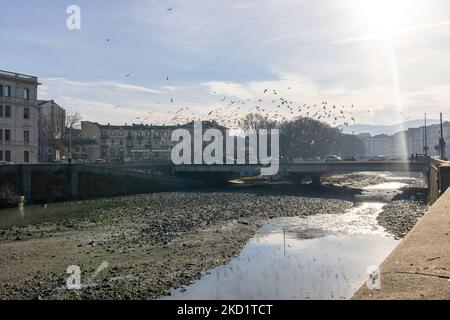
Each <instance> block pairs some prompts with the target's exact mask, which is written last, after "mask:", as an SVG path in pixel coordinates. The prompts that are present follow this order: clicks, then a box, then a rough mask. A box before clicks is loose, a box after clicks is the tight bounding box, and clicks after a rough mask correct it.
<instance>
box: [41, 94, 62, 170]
mask: <svg viewBox="0 0 450 320" xmlns="http://www.w3.org/2000/svg"><path fill="white" fill-rule="evenodd" d="M65 127H66V111H65V110H64V109H63V108H62V107H61V106H59V105H58V104H57V103H56V102H55V101H53V100H39V101H38V133H39V162H41V163H46V162H52V161H59V160H61V156H62V152H63V148H64V146H63V138H64V133H65Z"/></svg>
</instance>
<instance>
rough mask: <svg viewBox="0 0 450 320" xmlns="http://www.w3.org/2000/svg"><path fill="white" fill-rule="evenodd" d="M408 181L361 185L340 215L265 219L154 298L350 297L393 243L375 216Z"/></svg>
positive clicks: (395, 180)
mask: <svg viewBox="0 0 450 320" xmlns="http://www.w3.org/2000/svg"><path fill="white" fill-rule="evenodd" d="M411 181H413V179H411V178H393V179H392V181H390V182H387V183H383V184H379V185H373V186H370V187H367V188H364V192H363V194H362V195H361V196H359V201H360V202H359V203H358V204H356V205H355V207H354V208H352V209H350V210H348V211H347V212H345V213H336V214H332V215H321V214H318V215H315V216H309V217H294V218H279V219H273V220H269V221H266V222H265V223H264V224H263V226H262V227H261V228H260V230H259V231H258V233H257V234H256V235H255V236H254V237H253V238H252V239H251V240H250V242H249V243H248V244H247V245H246V246H245V248H244V249H243V250H242V252H241V253H240V255H239V256H238V257H237V258H235V259H233V260H232V261H231V262H230V263H228V264H227V265H224V266H220V267H217V268H214V269H211V270H209V271H207V272H206V273H204V274H203V276H202V277H201V279H200V280H198V281H197V282H195V283H194V284H192V285H190V286H187V287H183V288H178V289H174V290H172V291H171V295H170V296H167V297H162V299H219V300H221V299H250V300H251V299H350V298H351V297H352V296H353V294H354V293H355V292H356V291H357V290H358V289H359V288H360V287H361V285H363V284H364V282H365V281H366V280H367V279H368V274H367V269H368V268H369V267H371V266H376V265H379V264H380V263H381V262H382V261H383V260H384V259H385V258H386V257H387V256H388V254H389V253H390V252H391V251H392V250H393V249H394V248H395V246H396V245H397V244H398V241H397V240H395V239H394V237H393V236H392V235H390V234H388V233H387V232H386V231H385V230H384V229H383V228H382V227H381V226H379V225H378V223H377V220H376V218H377V216H378V215H379V213H381V212H382V211H383V206H384V205H386V203H387V202H388V201H390V200H391V199H392V197H393V196H395V195H396V194H398V193H399V192H400V188H402V187H403V186H405V185H406V184H407V183H408V182H411Z"/></svg>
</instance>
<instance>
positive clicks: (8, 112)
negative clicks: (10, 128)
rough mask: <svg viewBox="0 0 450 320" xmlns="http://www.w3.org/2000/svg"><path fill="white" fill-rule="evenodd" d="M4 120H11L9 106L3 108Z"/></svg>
mask: <svg viewBox="0 0 450 320" xmlns="http://www.w3.org/2000/svg"><path fill="white" fill-rule="evenodd" d="M5 118H11V106H5Z"/></svg>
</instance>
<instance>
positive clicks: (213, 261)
mask: <svg viewBox="0 0 450 320" xmlns="http://www.w3.org/2000/svg"><path fill="white" fill-rule="evenodd" d="M351 179H352V180H354V181H355V180H356V181H357V180H358V178H357V177H355V176H352V177H351ZM342 180H345V179H342V178H341V179H340V181H342ZM361 180H364V181H366V180H367V177H366V176H364V178H361ZM376 182H377V183H378V179H377V181H376ZM363 184H364V183H363ZM343 185H345V186H337V187H336V186H335V187H332V186H328V187H325V189H324V190H319V191H317V192H315V193H316V195H315V196H312V195H311V192H304V191H298V190H295V189H293V188H292V187H290V186H278V187H270V188H266V187H263V188H261V187H259V188H251V187H250V188H248V187H246V188H244V189H236V188H231V189H229V190H220V191H216V192H177V193H157V194H147V195H137V196H129V197H122V198H113V199H102V200H98V201H101V204H102V207H101V208H97V209H92V210H86V212H83V213H82V214H80V215H78V216H75V217H70V218H66V219H61V220H56V221H48V222H42V223H37V224H32V225H24V226H12V227H5V228H2V229H0V269H1V270H2V273H0V299H154V298H158V297H160V296H161V295H164V294H167V293H168V292H169V290H170V289H171V288H174V287H180V286H184V285H188V284H189V283H192V282H193V281H195V280H196V279H198V278H199V277H200V275H201V272H204V271H206V270H208V269H210V268H212V267H215V266H218V265H222V264H224V263H226V262H228V261H230V260H231V259H232V258H233V257H235V256H237V255H238V254H239V252H240V251H241V250H242V248H243V247H244V245H245V244H246V243H247V242H248V240H249V239H250V238H251V237H252V236H253V235H254V233H255V232H256V231H257V230H258V228H259V227H260V224H261V223H262V222H263V221H265V220H267V219H270V218H275V217H289V216H307V215H314V214H331V213H343V212H345V211H346V210H348V209H350V208H351V207H353V206H354V205H355V203H354V201H355V200H354V198H353V197H352V194H358V193H360V190H359V189H351V188H349V186H350V185H351V183H344V184H343ZM355 185H357V187H360V185H361V184H359V185H358V183H355ZM330 190H333V193H332V194H330V192H329V191H330ZM339 190H341V191H339ZM416 202H417V201H413V200H405V199H403V200H396V201H394V202H392V203H391V204H390V205H389V206H391V207H389V208H388V209H389V210H387V211H386V212H388V213H387V214H386V215H383V217H382V218H380V220H379V221H380V224H381V225H383V226H384V227H385V228H386V229H387V230H388V231H390V232H392V231H391V230H393V231H395V232H393V233H394V234H396V235H397V236H400V234H403V233H404V232H406V231H407V229H408V228H410V227H412V225H411V224H412V223H413V221H414V219H415V217H417V216H418V215H419V214H418V213H417V212H418V211H417V207H416V206H415V205H414V203H416ZM80 204H81V203H67V204H63V205H62V206H67V207H70V206H77V205H80ZM400 209H401V210H400ZM421 209H422V207H421ZM380 216H381V215H380ZM399 217H400V218H401V219H402V221H409V222H408V223H407V222H404V223H402V224H401V225H398V219H399ZM71 265H77V266H79V267H80V269H81V272H82V278H81V282H82V284H83V285H84V287H83V290H67V289H65V285H66V279H67V277H68V276H69V275H68V274H66V269H67V267H68V266H71Z"/></svg>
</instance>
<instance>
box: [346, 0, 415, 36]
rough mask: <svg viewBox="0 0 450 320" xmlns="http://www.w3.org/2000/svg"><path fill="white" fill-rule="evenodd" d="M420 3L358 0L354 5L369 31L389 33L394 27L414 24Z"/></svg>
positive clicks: (396, 0) (399, 0)
mask: <svg viewBox="0 0 450 320" xmlns="http://www.w3.org/2000/svg"><path fill="white" fill-rule="evenodd" d="M420 3H421V1H419V0H358V1H356V3H355V6H356V8H357V12H358V14H359V15H360V16H361V18H363V19H364V21H365V22H366V23H367V25H368V28H369V29H370V30H369V31H370V32H374V33H385V34H386V35H390V34H391V33H393V32H394V31H395V30H396V29H399V28H402V27H405V26H410V25H413V24H415V21H414V19H415V17H417V15H418V14H420V10H421V5H420Z"/></svg>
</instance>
